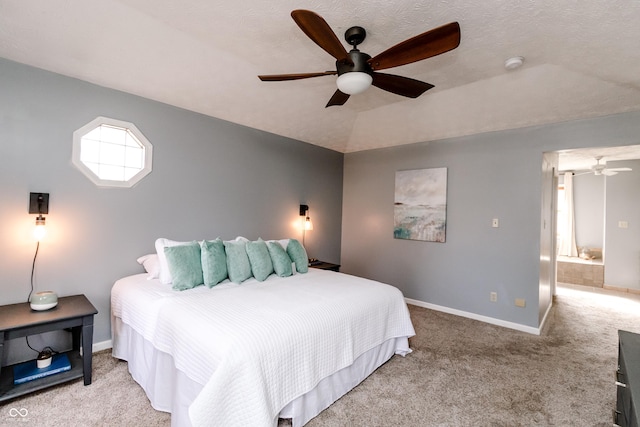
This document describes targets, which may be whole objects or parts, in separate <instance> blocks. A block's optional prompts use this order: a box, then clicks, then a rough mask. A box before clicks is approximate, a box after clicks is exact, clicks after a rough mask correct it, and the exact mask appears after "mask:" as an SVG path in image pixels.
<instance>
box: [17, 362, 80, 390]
mask: <svg viewBox="0 0 640 427" xmlns="http://www.w3.org/2000/svg"><path fill="white" fill-rule="evenodd" d="M69 370H71V363H70V362H69V358H68V357H67V355H66V354H55V355H53V359H52V360H51V365H49V366H47V367H46V368H38V365H37V363H36V361H35V360H30V361H28V362H24V363H20V364H18V365H16V366H14V367H13V384H14V385H16V384H22V383H26V382H28V381H33V380H37V379H38V378H43V377H48V376H49V375H54V374H58V373H60V372H65V371H69Z"/></svg>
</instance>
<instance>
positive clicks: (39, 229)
mask: <svg viewBox="0 0 640 427" xmlns="http://www.w3.org/2000/svg"><path fill="white" fill-rule="evenodd" d="M46 234H47V229H46V228H45V217H43V216H42V215H38V216H37V218H36V228H35V229H34V230H33V237H35V239H36V240H37V241H38V242H39V241H41V240H42V239H44V236H45V235H46Z"/></svg>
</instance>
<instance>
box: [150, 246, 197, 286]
mask: <svg viewBox="0 0 640 427" xmlns="http://www.w3.org/2000/svg"><path fill="white" fill-rule="evenodd" d="M187 243H189V242H176V241H174V240H169V239H164V238H160V239H157V240H156V253H157V254H158V261H159V262H160V274H159V276H158V277H159V278H160V282H161V283H164V284H165V285H168V284H170V283H171V272H170V271H169V265H168V264H167V257H166V256H165V255H164V248H166V247H169V246H176V245H185V244H187Z"/></svg>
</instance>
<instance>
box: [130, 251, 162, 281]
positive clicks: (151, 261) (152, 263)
mask: <svg viewBox="0 0 640 427" xmlns="http://www.w3.org/2000/svg"><path fill="white" fill-rule="evenodd" d="M136 261H138V264H140V265H141V266H143V267H144V271H146V272H147V273H149V276H148V277H147V280H151V279H157V278H158V277H159V276H160V260H159V259H158V254H149V255H143V256H141V257H140V258H138V259H137V260H136Z"/></svg>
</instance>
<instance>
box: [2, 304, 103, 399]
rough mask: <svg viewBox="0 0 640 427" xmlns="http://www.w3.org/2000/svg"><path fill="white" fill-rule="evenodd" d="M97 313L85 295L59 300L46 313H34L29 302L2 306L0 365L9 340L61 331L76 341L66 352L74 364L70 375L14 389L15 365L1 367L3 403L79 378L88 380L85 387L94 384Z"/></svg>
mask: <svg viewBox="0 0 640 427" xmlns="http://www.w3.org/2000/svg"><path fill="white" fill-rule="evenodd" d="M96 313H98V310H96V308H95V307H94V306H93V304H91V302H89V300H88V299H87V298H86V297H85V296H84V295H73V296H69V297H62V298H58V305H57V306H55V307H54V308H52V309H50V310H46V311H34V310H32V309H31V306H30V305H29V303H26V302H24V303H19V304H10V305H3V306H0V363H1V361H2V354H3V350H4V343H5V342H6V341H7V340H11V339H15V338H21V337H26V336H29V335H34V334H40V333H43V332H49V331H57V330H60V329H70V330H71V337H72V349H71V351H68V352H66V355H67V357H68V358H69V361H70V362H71V370H69V371H66V372H61V373H58V374H55V375H51V376H48V377H44V378H40V379H37V380H33V381H28V382H26V383H23V384H17V385H14V384H13V366H14V365H12V366H5V367H2V366H1V364H0V402H2V401H4V400H8V399H13V398H15V397H18V396H21V395H23V394H27V393H31V392H33V391H36V390H40V389H43V388H46V387H50V386H53V385H57V384H60V383H63V382H67V381H71V380H73V379H76V378H84V385H89V384H91V358H92V347H93V316H94V315H95V314H96ZM81 343H82V344H81ZM81 346H82V349H81V348H80V347H81ZM80 350H82V354H81V351H80Z"/></svg>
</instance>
